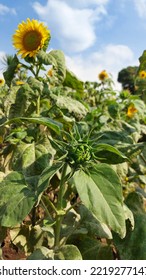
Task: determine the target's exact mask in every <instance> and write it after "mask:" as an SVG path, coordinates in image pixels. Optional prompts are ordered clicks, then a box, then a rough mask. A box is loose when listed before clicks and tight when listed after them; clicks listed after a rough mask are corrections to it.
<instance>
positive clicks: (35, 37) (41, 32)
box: [12, 18, 51, 58]
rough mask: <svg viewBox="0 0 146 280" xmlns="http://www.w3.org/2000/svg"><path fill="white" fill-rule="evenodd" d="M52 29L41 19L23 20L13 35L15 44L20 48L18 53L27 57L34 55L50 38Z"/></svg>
mask: <svg viewBox="0 0 146 280" xmlns="http://www.w3.org/2000/svg"><path fill="white" fill-rule="evenodd" d="M50 37H51V36H50V31H49V30H48V29H47V27H46V26H45V25H44V24H43V23H40V22H39V21H37V20H35V19H32V20H30V19H29V18H28V19H27V20H26V22H24V21H22V23H20V24H19V25H18V29H17V30H16V32H15V34H14V35H13V38H12V40H13V45H14V47H15V48H16V49H17V50H18V54H20V55H21V56H22V58H25V57H26V56H29V57H34V56H35V55H36V54H37V52H38V51H39V50H40V49H42V48H43V47H44V46H45V43H46V42H47V41H49V40H50Z"/></svg>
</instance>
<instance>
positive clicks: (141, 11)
mask: <svg viewBox="0 0 146 280" xmlns="http://www.w3.org/2000/svg"><path fill="white" fill-rule="evenodd" d="M133 1H134V4H135V8H136V10H137V12H138V15H139V16H140V17H141V18H145V17H146V0H133Z"/></svg>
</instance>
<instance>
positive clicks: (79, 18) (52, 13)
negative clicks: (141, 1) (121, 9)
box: [33, 0, 109, 52]
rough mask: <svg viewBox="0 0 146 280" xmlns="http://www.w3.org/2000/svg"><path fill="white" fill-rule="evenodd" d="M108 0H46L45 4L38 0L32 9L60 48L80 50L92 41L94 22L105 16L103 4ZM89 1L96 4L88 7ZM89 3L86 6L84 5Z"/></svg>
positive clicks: (93, 41)
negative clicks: (76, 3) (45, 23)
mask: <svg viewBox="0 0 146 280" xmlns="http://www.w3.org/2000/svg"><path fill="white" fill-rule="evenodd" d="M108 1H109V0H104V1H101V0H91V1H90V2H89V0H81V1H78V4H79V2H80V4H79V5H74V6H73V4H71V3H74V2H75V1H70V0H69V1H67V0H63V1H60V0H48V2H47V4H46V5H45V6H43V5H41V4H40V3H39V2H35V3H34V4H33V8H34V10H35V11H36V13H37V14H38V15H39V17H40V18H41V19H42V20H44V21H45V22H47V24H48V26H49V28H50V29H51V31H52V34H53V36H54V38H55V39H56V40H58V41H59V43H60V45H61V47H62V48H63V49H64V50H66V51H70V52H80V51H83V50H86V49H87V48H89V47H91V46H92V45H93V44H94V43H95V41H96V33H95V23H96V22H97V21H99V20H100V19H101V17H102V16H104V15H106V9H105V5H106V4H107V3H108ZM92 4H96V6H95V7H92ZM88 6H89V7H88Z"/></svg>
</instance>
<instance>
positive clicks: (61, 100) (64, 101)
mask: <svg viewBox="0 0 146 280" xmlns="http://www.w3.org/2000/svg"><path fill="white" fill-rule="evenodd" d="M51 97H52V98H53V99H54V100H55V101H56V105H57V106H58V107H59V108H61V109H62V110H67V111H68V112H69V113H70V114H71V116H75V117H76V118H78V119H82V118H83V117H85V116H86V115H87V112H88V110H87V108H86V107H85V106H84V105H83V104H82V103H81V102H79V101H78V100H75V99H73V98H71V97H69V96H62V95H59V96H56V95H51Z"/></svg>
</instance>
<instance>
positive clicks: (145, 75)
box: [139, 70, 146, 79]
mask: <svg viewBox="0 0 146 280" xmlns="http://www.w3.org/2000/svg"><path fill="white" fill-rule="evenodd" d="M139 77H140V78H142V79H145V78H146V71H144V70H142V71H140V72H139Z"/></svg>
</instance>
